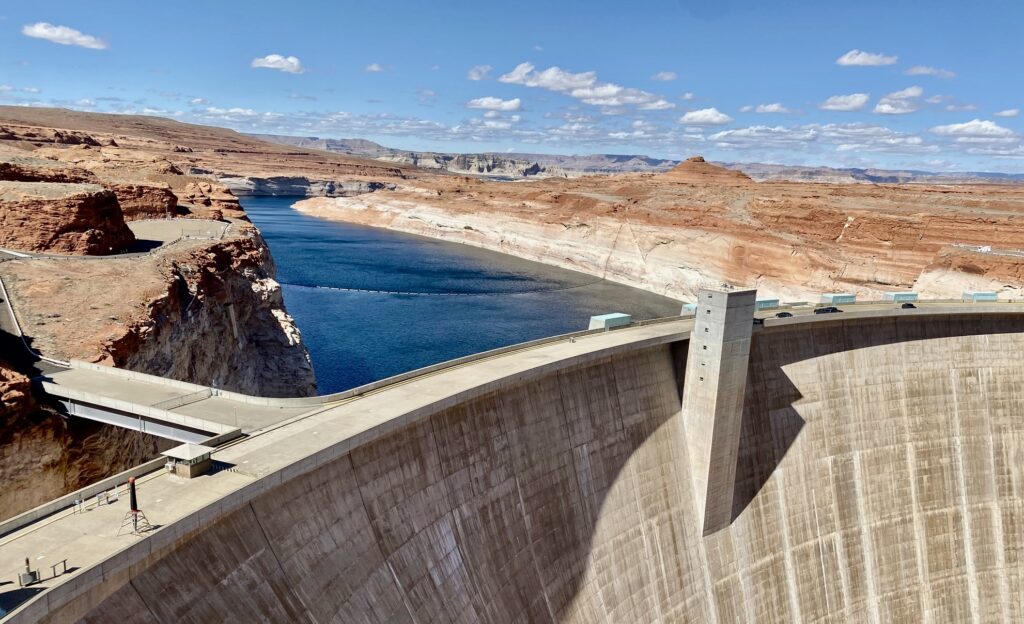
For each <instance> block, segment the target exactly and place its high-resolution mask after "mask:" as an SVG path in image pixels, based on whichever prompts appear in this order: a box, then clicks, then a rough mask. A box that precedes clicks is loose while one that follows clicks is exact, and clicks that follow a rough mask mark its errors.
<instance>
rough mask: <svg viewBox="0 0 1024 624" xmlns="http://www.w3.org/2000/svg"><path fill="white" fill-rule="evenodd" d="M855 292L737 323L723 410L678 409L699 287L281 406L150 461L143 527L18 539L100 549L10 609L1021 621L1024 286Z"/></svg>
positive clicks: (241, 617) (272, 618) (411, 617)
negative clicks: (463, 360) (682, 296)
mask: <svg viewBox="0 0 1024 624" xmlns="http://www.w3.org/2000/svg"><path fill="white" fill-rule="evenodd" d="M856 308H858V306H849V309H848V310H847V311H846V312H844V313H843V314H828V315H807V316H798V317H794V318H787V319H775V318H770V319H768V320H766V321H765V322H764V323H763V324H761V325H755V326H754V327H753V328H752V333H751V334H748V336H749V337H748V338H743V337H742V336H741V337H740V338H741V339H745V340H747V341H748V344H749V356H748V357H747V359H746V364H745V367H744V368H745V372H746V375H745V384H744V385H741V386H739V387H741V388H743V390H742V396H741V397H736V396H732V397H729V396H724V395H723V392H722V391H721V390H719V391H717V392H718V395H719V396H717V397H716V398H717V400H718V401H719V404H718V408H716V409H720V410H726V411H728V410H729V409H734V412H735V415H736V419H735V422H734V423H732V426H733V427H734V429H735V433H734V434H730V433H729V432H728V431H725V429H724V428H719V426H718V425H719V423H718V421H717V420H716V422H715V423H714V424H715V427H714V431H713V432H709V431H704V432H697V431H695V430H694V426H693V424H692V423H693V420H692V418H691V417H690V416H687V414H686V410H684V409H681V406H682V405H683V402H684V394H686V391H684V388H685V386H686V384H687V383H688V382H692V379H687V378H686V377H687V375H690V376H692V375H694V374H702V370H701V367H702V366H703V360H702V361H700V362H698V361H697V360H696V359H695V358H702V357H703V353H702V352H703V348H701V349H699V350H697V351H696V352H695V351H694V350H693V349H692V347H691V344H690V343H691V341H694V345H698V344H701V343H699V342H697V341H698V340H699V339H700V336H699V330H700V323H701V320H700V318H699V314H700V310H698V319H697V328H696V329H695V328H694V321H693V320H690V319H680V320H675V321H671V322H667V323H659V324H651V325H644V326H640V327H630V328H625V329H619V330H615V331H611V332H606V333H601V334H594V335H591V336H586V337H581V338H578V339H575V340H571V341H569V340H567V341H563V342H559V343H554V344H551V345H546V346H542V347H539V348H537V349H533V350H526V351H522V352H518V353H512V354H508V355H507V356H499V357H495V358H490V359H484V360H481V361H479V362H477V363H473V364H471V365H469V366H466V367H463V368H459V369H452V370H448V371H442V372H440V373H437V374H435V375H432V376H428V377H425V378H423V379H414V380H411V381H410V382H408V383H403V384H401V385H398V386H396V387H393V388H385V389H383V390H381V391H380V392H377V393H371V394H368V395H366V396H363V397H362V398H358V399H356V400H353V401H351V402H348V403H345V404H343V405H340V406H335V407H332V408H330V409H325V410H324V411H322V412H320V413H317V414H315V415H311V416H307V417H305V418H301V419H294V420H292V421H287V422H285V423H282V424H280V425H278V426H276V427H273V428H269V429H268V430H266V431H265V432H262V433H260V434H259V435H252V436H251V437H248V438H244V439H241V440H239V441H236V442H235V443H232V445H230V446H229V447H227V448H225V449H223V450H222V451H219V452H218V453H217V455H216V457H215V459H217V461H218V462H219V463H220V464H221V465H223V466H225V467H229V468H225V469H223V470H219V471H217V472H215V473H214V474H212V475H207V476H204V477H200V478H196V479H192V480H190V481H174V478H173V477H169V476H159V477H154V478H153V479H152V480H149V481H145V482H144V483H142V485H141V486H140V497H141V498H142V501H143V505H148V509H147V511H148V512H149V513H150V519H151V520H153V521H154V522H155V523H156V524H159V525H162V526H161V528H160V529H159V530H157V531H154V532H152V533H150V534H147V536H146V537H143V538H141V539H139V538H137V537H128V538H124V537H121V538H115V537H114V529H116V526H117V520H118V519H119V518H120V514H123V511H124V510H123V509H117V508H114V507H112V508H111V510H110V511H109V512H107V511H105V510H103V509H102V508H100V509H99V510H97V511H95V512H92V514H87V517H92V516H93V514H103V513H108V514H109V518H110V521H109V522H110V526H109V527H107V528H105V529H103V530H96V531H91V532H88V531H82V530H78V529H76V528H75V527H76V525H75V522H81V520H76V519H75V518H73V517H70V516H69V517H68V518H70V519H67V518H65V519H61V520H60V521H55V522H54V523H51V524H50V525H48V526H46V527H42V528H39V529H38V530H36V529H33V528H32V527H26V528H25V529H22V533H20V534H19V533H15V534H12V535H11V536H6V537H4V538H0V558H2V561H0V563H3V564H4V565H5V566H7V565H8V563H11V564H12V565H13V562H19V561H20V560H21V558H23V557H25V556H26V555H31V554H34V553H35V552H42V551H44V550H45V549H46V546H45V544H46V543H47V542H46V541H45V537H44V535H45V534H47V532H49V534H50V535H51V539H58V538H59V539H62V540H64V541H63V543H64V544H65V545H66V546H65V548H64V551H63V553H64V555H63V556H66V557H75V556H77V557H78V558H79V559H80V560H83V558H84V560H83V563H80V564H78V565H83V569H82V570H80V571H79V572H77V573H76V574H75V575H72V576H71V577H70V579H69V580H68V581H66V582H63V583H60V584H56V585H54V586H53V587H52V588H49V589H47V590H46V591H45V592H43V593H41V594H39V595H38V596H36V597H35V598H34V599H32V600H30V601H28V602H26V603H25V604H24V605H22V606H21V607H20V608H19V609H18V610H16V611H14V612H12V613H11V615H10V616H9V621H11V622H33V621H42V622H72V621H82V622H96V623H99V622H123V623H124V624H136V623H139V624H142V623H146V624H150V623H157V622H159V623H173V622H197V623H198V622H202V623H206V622H320V623H323V622H382V623H383V622H410V623H426V622H467V623H468V622H494V623H505V622H580V623H593V622H608V623H619V622H623V623H626V622H629V623H632V622H819V621H843V622H845V621H856V622H908V621H912V622H917V621H930V622H1006V621H1022V620H1024V418H1022V416H1024V367H1022V366H1021V362H1022V359H1021V353H1024V306H1018V305H1011V304H1001V305H993V306H983V307H979V306H970V305H949V306H935V307H928V306H925V305H922V306H919V308H920V309H915V310H901V309H898V306H895V307H893V306H889V307H888V308H886V309H884V310H866V311H862V312H858V311H857V310H856ZM746 330H747V332H750V331H751V328H750V321H749V318H747V319H746ZM702 346H703V345H702ZM723 361H725V360H723ZM694 371H701V372H697V373H695V372H694ZM734 372H735V371H730V370H727V369H726V368H725V367H724V365H723V370H722V371H718V372H715V374H714V375H712V376H709V377H708V380H709V381H711V380H712V379H716V378H717V379H719V384H718V386H717V387H718V388H719V389H721V388H729V387H734V384H731V382H729V379H727V378H728V377H729V375H730V374H732V373H734ZM723 379H724V380H725V381H722V380H723ZM701 380H703V376H702V377H701ZM727 382H729V383H727ZM741 398H742V402H740V401H739V400H738V399H741ZM730 405H731V406H732V408H730ZM688 418H691V419H688ZM696 435H701V436H705V437H706V439H707V440H709V441H710V444H711V449H710V455H709V456H710V464H709V465H708V466H707V472H706V474H695V472H701V471H699V470H698V471H695V470H694V466H695V465H702V464H701V463H700V462H695V461H694V458H693V457H691V453H692V452H693V448H694V439H693V438H694V436H696ZM723 440H732V441H733V442H735V445H734V446H733V448H734V450H733V451H732V455H729V454H728V453H726V454H725V455H723V456H721V457H720V456H719V455H717V454H716V450H715V449H716V448H717V447H718V445H719V444H720V443H721V442H722V441H723ZM723 457H724V459H723ZM730 457H734V458H735V460H734V461H733V462H732V463H731V464H729V462H730V459H729V458H730ZM723 475H724V476H723ZM705 486H706V490H705ZM705 491H706V492H707V493H708V496H707V499H706V501H708V502H710V503H712V504H709V505H708V506H707V508H706V509H704V510H703V512H702V507H703V503H702V501H705ZM712 494H714V495H715V496H717V497H718V498H717V499H715V500H714V501H712V498H713V497H712ZM729 494H731V495H729ZM722 496H726V498H725V499H722V498H721V497H722ZM713 513H714V514H724V515H723V516H722V518H721V519H722V522H721V524H720V525H716V526H711V527H710V530H708V525H707V519H708V518H709V517H710V516H711V515H712V514H713ZM95 518H102V516H100V515H95ZM65 521H66V523H65V524H64V525H63V528H57V527H58V525H60V524H61V523H63V522H65ZM104 521H105V520H104ZM104 526H105V525H104ZM86 533H89V534H88V535H86ZM12 539H15V540H20V541H18V542H17V543H15V542H12V541H11V540H12ZM117 540H120V541H117ZM15 546H18V548H15ZM33 549H34V550H33ZM51 550H52V548H51ZM82 553H91V554H90V555H88V556H87V555H83V554H82ZM90 557H91V558H90ZM70 562H71V561H69V563H70Z"/></svg>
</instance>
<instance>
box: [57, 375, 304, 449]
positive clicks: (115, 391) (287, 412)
mask: <svg viewBox="0 0 1024 624" xmlns="http://www.w3.org/2000/svg"><path fill="white" fill-rule="evenodd" d="M44 381H45V384H44V388H45V390H46V391H47V393H49V394H51V395H54V396H58V397H65V398H71V399H75V400H77V401H79V402H80V403H83V404H88V405H94V406H99V407H109V408H116V409H118V410H120V411H127V412H129V413H131V414H137V415H146V416H148V417H150V418H152V419H153V420H160V421H167V422H173V420H172V419H173V417H174V415H178V416H183V417H190V418H191V420H190V421H189V422H190V423H191V424H192V426H193V428H197V429H201V430H203V431H209V432H211V433H220V432H222V430H223V428H224V427H230V428H238V429H241V430H242V432H243V433H248V432H250V431H253V430H255V429H260V428H262V427H266V426H267V425H271V424H273V423H277V422H281V421H283V420H287V419H289V418H291V417H293V416H298V415H299V414H302V413H304V412H307V411H309V410H310V409H311V406H309V405H303V404H292V405H260V404H257V403H243V402H240V401H237V400H233V399H231V398H227V397H222V396H216V395H211V393H210V390H209V389H204V388H202V387H200V386H196V387H192V388H189V387H182V386H181V385H171V384H166V383H162V382H160V381H159V378H157V377H148V378H146V377H142V376H140V378H136V379H131V378H126V377H122V376H118V375H115V374H111V371H106V370H102V369H91V368H72V369H70V370H65V371H61V372H57V373H53V374H51V375H49V376H47V377H45V378H44ZM204 390H205V392H204ZM204 394H205V396H204ZM86 397H88V398H86ZM147 408H153V409H147ZM161 412H166V414H161Z"/></svg>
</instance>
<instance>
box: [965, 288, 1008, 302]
mask: <svg viewBox="0 0 1024 624" xmlns="http://www.w3.org/2000/svg"><path fill="white" fill-rule="evenodd" d="M963 300H964V301H970V302H971V303H978V302H983V301H999V295H997V294H996V293H995V291H992V290H965V291H964V296H963Z"/></svg>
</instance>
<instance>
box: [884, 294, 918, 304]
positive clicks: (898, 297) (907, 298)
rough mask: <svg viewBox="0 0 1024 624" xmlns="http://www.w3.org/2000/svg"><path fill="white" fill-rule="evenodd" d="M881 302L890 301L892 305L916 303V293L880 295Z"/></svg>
mask: <svg viewBox="0 0 1024 624" xmlns="http://www.w3.org/2000/svg"><path fill="white" fill-rule="evenodd" d="M882 300H884V301H892V302H893V303H908V302H912V301H917V293H916V292H887V293H882Z"/></svg>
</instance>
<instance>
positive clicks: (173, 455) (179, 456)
mask: <svg viewBox="0 0 1024 624" xmlns="http://www.w3.org/2000/svg"><path fill="white" fill-rule="evenodd" d="M213 451H214V449H213V448H212V447H209V446H203V445H202V444H182V445H181V446H176V447H174V448H172V449H169V450H166V451H164V452H163V453H160V454H161V455H163V456H164V457H166V458H167V460H168V461H167V469H168V471H170V472H173V473H174V474H176V475H178V476H179V477H184V478H186V479H191V478H192V477H198V476H199V475H202V474H206V473H207V472H209V471H210V468H212V467H213V460H212V459H210V453H213Z"/></svg>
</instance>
